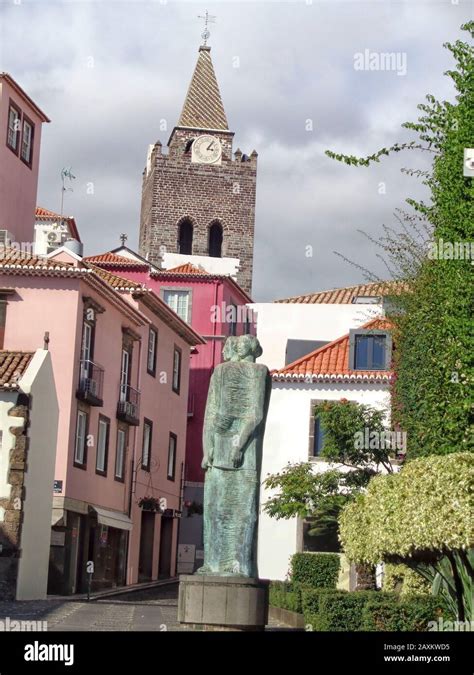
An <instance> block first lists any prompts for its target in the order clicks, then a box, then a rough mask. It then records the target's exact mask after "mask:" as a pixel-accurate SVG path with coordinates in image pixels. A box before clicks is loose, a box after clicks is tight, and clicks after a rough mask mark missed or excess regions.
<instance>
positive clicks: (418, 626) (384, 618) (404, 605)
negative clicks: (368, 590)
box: [361, 593, 446, 631]
mask: <svg viewBox="0 0 474 675" xmlns="http://www.w3.org/2000/svg"><path fill="white" fill-rule="evenodd" d="M380 595H385V594H382V593H381V594H380ZM445 613H446V612H445V610H444V609H443V607H442V604H441V603H440V602H439V601H438V600H437V599H436V598H433V597H430V596H426V595H423V596H412V597H410V598H407V599H406V600H403V601H399V602H397V601H394V600H393V599H391V600H388V599H383V600H382V602H380V601H379V602H375V601H374V600H369V601H368V602H366V604H365V605H364V607H363V609H362V621H361V630H366V631H426V630H427V626H428V622H429V621H435V620H436V619H437V618H438V617H439V616H441V615H442V614H445Z"/></svg>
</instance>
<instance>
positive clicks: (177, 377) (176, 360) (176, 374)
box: [173, 347, 181, 394]
mask: <svg viewBox="0 0 474 675" xmlns="http://www.w3.org/2000/svg"><path fill="white" fill-rule="evenodd" d="M180 384H181V350H179V349H178V347H175V348H174V354H173V391H174V392H176V393H177V394H179V387H180Z"/></svg>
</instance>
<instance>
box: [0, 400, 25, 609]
mask: <svg viewBox="0 0 474 675" xmlns="http://www.w3.org/2000/svg"><path fill="white" fill-rule="evenodd" d="M8 414H9V416H10V417H15V418H21V417H22V418H23V419H24V424H23V425H21V426H12V427H10V432H11V433H12V434H13V436H14V437H15V445H14V447H13V448H12V449H11V450H10V466H9V472H8V482H9V484H10V485H11V492H10V498H9V499H0V507H1V508H2V509H4V518H3V522H0V544H1V545H2V550H1V552H0V600H14V599H15V595H16V582H17V576H18V561H19V558H20V555H21V526H22V518H23V508H22V505H23V503H24V500H25V496H26V495H25V488H24V478H25V471H26V466H27V464H26V462H27V454H28V438H27V435H26V433H27V426H28V407H27V406H26V405H16V406H14V407H13V408H12V409H11V410H10V411H9V413H8Z"/></svg>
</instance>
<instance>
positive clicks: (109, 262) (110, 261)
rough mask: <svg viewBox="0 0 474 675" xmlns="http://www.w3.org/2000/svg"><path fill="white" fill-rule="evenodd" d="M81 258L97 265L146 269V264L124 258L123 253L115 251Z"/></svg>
mask: <svg viewBox="0 0 474 675" xmlns="http://www.w3.org/2000/svg"><path fill="white" fill-rule="evenodd" d="M83 260H85V262H88V263H92V264H93V265H98V266H99V267H135V268H136V267H141V268H143V269H145V268H146V269H148V265H147V264H146V263H144V262H141V261H140V260H134V259H133V258H126V257H125V256H123V255H117V254H116V253H111V252H108V253H101V254H99V255H90V256H87V257H86V258H83Z"/></svg>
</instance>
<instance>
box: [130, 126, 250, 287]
mask: <svg viewBox="0 0 474 675" xmlns="http://www.w3.org/2000/svg"><path fill="white" fill-rule="evenodd" d="M209 133H211V134H212V135H214V136H216V137H218V138H219V139H220V141H221V143H222V145H223V153H222V163H221V165H216V166H212V165H205V164H197V163H192V162H191V150H190V149H188V151H187V152H186V145H187V143H188V141H189V140H190V139H192V138H196V137H197V136H199V135H201V134H209ZM151 166H152V168H151V171H150V173H149V174H148V175H146V174H145V175H144V179H143V189H142V207H141V222H140V253H141V254H142V255H144V256H146V254H148V258H149V260H150V261H151V262H154V263H157V264H160V263H161V259H162V253H163V251H164V250H165V251H168V252H171V253H177V252H178V229H179V224H180V222H181V221H182V220H183V219H184V218H190V219H191V221H192V223H193V227H194V230H193V254H194V255H208V245H209V243H208V237H209V227H210V226H211V225H212V224H213V223H214V222H215V221H216V220H218V221H219V222H220V223H221V225H222V228H223V235H224V236H223V251H222V255H223V257H230V258H239V259H240V269H239V273H238V275H237V281H238V283H239V284H240V285H241V286H242V288H243V289H244V290H246V291H247V292H248V293H250V291H251V287H252V268H253V245H254V222H255V199H256V181H257V153H252V154H251V155H250V157H249V158H248V159H247V160H246V161H242V153H240V152H239V151H238V152H236V153H234V159H232V134H231V133H230V132H209V131H205V130H202V131H199V130H197V131H193V130H189V129H186V130H185V129H179V128H178V129H175V130H174V132H173V135H172V140H171V142H170V146H169V154H168V155H163V154H162V151H161V144H160V143H157V144H156V145H155V147H154V151H153V154H152V159H151ZM161 247H165V248H164V249H163V248H161Z"/></svg>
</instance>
